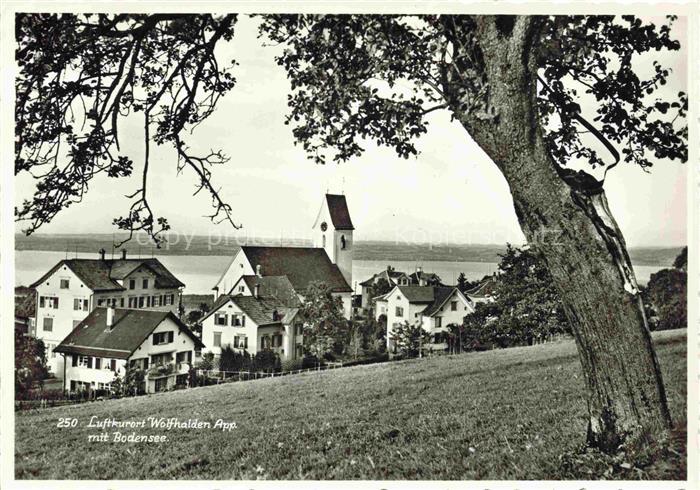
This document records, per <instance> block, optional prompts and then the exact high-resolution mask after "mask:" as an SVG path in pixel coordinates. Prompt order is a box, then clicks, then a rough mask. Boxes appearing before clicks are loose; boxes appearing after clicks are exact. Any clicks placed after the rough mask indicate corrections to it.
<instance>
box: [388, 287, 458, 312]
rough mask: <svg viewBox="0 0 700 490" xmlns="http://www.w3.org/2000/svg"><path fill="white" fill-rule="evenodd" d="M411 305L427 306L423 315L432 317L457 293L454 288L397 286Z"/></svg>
mask: <svg viewBox="0 0 700 490" xmlns="http://www.w3.org/2000/svg"><path fill="white" fill-rule="evenodd" d="M396 287H397V288H398V289H399V292H401V293H402V294H403V295H404V297H405V298H406V299H407V300H408V301H409V303H419V304H426V303H427V306H426V307H425V309H424V310H423V311H422V313H423V315H426V316H432V315H434V314H435V313H437V312H438V311H440V308H442V305H444V304H445V302H446V301H447V300H448V299H449V298H450V296H452V294H453V293H454V292H455V291H457V288H456V287H454V286H452V287H448V286H396Z"/></svg>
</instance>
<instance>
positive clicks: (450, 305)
mask: <svg viewBox="0 0 700 490" xmlns="http://www.w3.org/2000/svg"><path fill="white" fill-rule="evenodd" d="M383 302H385V303H386V315H387V324H386V328H387V335H386V338H387V350H388V351H389V352H390V353H395V352H396V345H395V342H394V340H393V333H394V329H395V328H396V327H397V326H398V325H399V324H403V323H404V322H408V324H409V325H420V326H421V327H422V328H423V330H425V331H426V332H428V333H430V334H431V335H436V334H442V333H445V332H447V331H448V329H447V326H448V325H450V324H455V325H460V324H461V323H462V322H463V320H464V317H465V316H467V315H468V314H470V313H473V312H474V303H473V302H472V301H470V300H469V298H467V297H466V296H465V295H464V294H463V293H462V292H461V291H460V290H459V289H457V288H456V287H448V286H396V287H395V288H394V289H392V290H391V291H390V292H389V293H387V294H386V295H385V296H384V298H383Z"/></svg>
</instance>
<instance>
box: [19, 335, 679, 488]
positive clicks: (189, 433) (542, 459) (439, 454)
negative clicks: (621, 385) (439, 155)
mask: <svg viewBox="0 0 700 490" xmlns="http://www.w3.org/2000/svg"><path fill="white" fill-rule="evenodd" d="M654 339H655V344H656V348H657V353H658V355H659V360H660V363H661V368H662V370H663V375H664V380H665V383H666V388H667V394H668V398H669V404H670V408H671V413H672V416H673V418H674V421H675V422H676V423H677V424H678V426H679V427H684V426H685V417H686V399H687V396H686V342H687V339H686V332H685V331H684V330H683V331H668V332H660V333H655V334H654ZM583 396H584V382H583V379H582V376H581V369H580V366H579V362H578V358H577V354H576V348H575V345H574V343H573V342H571V341H565V342H560V343H555V344H546V345H539V346H534V347H522V348H512V349H504V350H496V351H490V352H483V353H471V354H464V355H458V356H449V357H448V356H445V357H436V358H430V359H414V360H407V361H399V362H393V363H385V364H378V365H366V366H357V367H350V368H343V369H339V370H335V371H324V372H319V373H306V374H303V375H298V376H288V377H283V378H274V379H266V380H259V381H251V382H245V383H230V384H224V385H219V386H209V387H202V388H195V389H190V390H185V391H176V392H168V393H162V394H155V395H148V396H143V397H137V398H129V399H121V400H111V401H104V402H93V403H89V404H83V405H78V406H73V407H61V408H53V409H44V410H38V411H33V412H24V413H17V414H16V439H15V440H16V446H15V458H16V459H15V474H16V477H17V478H18V479H175V478H177V479H246V480H249V479H291V480H294V479H312V480H316V479H321V480H323V479H337V480H348V479H379V480H381V479H425V480H431V479H440V480H451V479H459V480H472V479H474V480H478V479H493V480H500V479H599V478H623V479H637V478H642V479H684V478H685V433H684V429H679V430H678V431H677V433H676V435H675V442H676V446H675V452H674V453H673V454H671V456H670V457H669V458H663V460H661V459H660V460H659V461H657V462H656V463H655V464H652V465H650V466H647V467H643V468H634V467H632V468H628V467H627V465H626V464H625V462H624V461H621V460H619V459H618V460H615V459H614V458H608V459H605V458H603V457H601V456H599V455H595V454H590V453H584V452H581V447H582V442H583V440H584V436H585V427H586V421H585V415H586V406H585V401H584V398H583ZM93 415H94V416H97V418H98V419H100V420H102V419H104V418H106V417H114V418H116V419H117V420H141V419H144V418H146V417H148V416H157V417H166V418H168V417H178V418H179V419H180V420H186V419H188V418H192V419H194V418H197V419H199V420H203V421H211V423H212V425H214V423H215V421H216V420H217V419H220V418H221V419H224V420H226V421H235V422H236V424H237V428H236V429H234V430H232V431H230V432H224V431H221V430H218V429H213V428H212V429H200V430H197V429H174V430H171V431H165V430H162V429H151V428H147V429H135V430H134V429H113V430H109V432H110V433H111V432H113V431H115V430H119V431H121V432H122V433H126V434H128V433H130V432H131V431H132V430H134V431H135V432H136V433H137V434H140V435H149V434H154V435H166V436H167V437H168V441H167V442H164V443H118V442H88V440H87V439H88V435H90V434H99V433H100V432H101V431H100V430H98V429H92V428H87V427H86V425H87V424H88V422H89V420H90V417H91V416H93ZM59 417H71V418H76V419H78V424H77V427H75V428H57V427H56V425H57V422H58V419H59ZM110 436H111V434H110Z"/></svg>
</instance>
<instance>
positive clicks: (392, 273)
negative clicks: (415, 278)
mask: <svg viewBox="0 0 700 490" xmlns="http://www.w3.org/2000/svg"><path fill="white" fill-rule="evenodd" d="M381 280H384V281H386V282H387V283H388V284H389V286H392V287H393V286H408V285H409V284H410V283H411V280H410V279H409V277H408V275H407V274H406V273H405V272H401V271H397V270H395V269H394V268H393V267H392V266H390V265H388V266H386V269H384V270H383V271H380V272H377V273H376V274H374V275H373V276H372V277H370V278H369V279H367V280H366V281H363V282H361V283H360V287H361V288H362V308H363V309H365V310H367V309H369V308H370V307H371V306H372V298H371V296H372V286H374V285H375V284H377V283H378V282H379V281H381Z"/></svg>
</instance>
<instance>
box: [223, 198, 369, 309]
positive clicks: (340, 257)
mask: <svg viewBox="0 0 700 490" xmlns="http://www.w3.org/2000/svg"><path fill="white" fill-rule="evenodd" d="M312 229H313V246H312V247H259V246H243V247H241V249H240V250H239V251H238V253H237V254H236V255H235V256H234V257H233V259H232V260H231V263H230V264H229V266H228V267H227V269H226V271H225V272H224V273H223V275H222V276H221V278H220V279H219V281H218V282H217V283H216V285H215V286H214V288H213V289H214V293H215V297H216V299H217V300H218V299H219V298H220V297H221V296H224V295H225V296H232V295H243V296H251V295H253V294H254V291H251V288H250V287H249V284H250V283H251V282H254V281H253V278H256V277H257V278H277V279H276V280H275V283H280V281H282V280H284V281H285V283H286V282H287V281H288V283H289V284H291V287H292V288H293V290H294V292H295V293H296V295H297V296H298V297H299V300H300V301H303V295H304V291H305V290H306V288H307V287H308V286H309V284H311V283H313V282H323V283H325V284H326V285H327V286H329V287H330V288H331V291H332V292H333V295H334V296H337V297H339V298H341V299H342V301H343V313H344V315H345V317H346V318H350V315H351V311H352V293H353V288H352V256H353V231H354V229H355V228H354V226H353V224H352V220H351V218H350V211H349V209H348V204H347V200H346V199H345V196H344V195H338V194H326V195H325V197H324V199H323V202H322V203H321V208H320V209H319V212H318V214H317V216H316V220H315V221H314V224H313V227H312ZM285 278H286V279H285Z"/></svg>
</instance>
